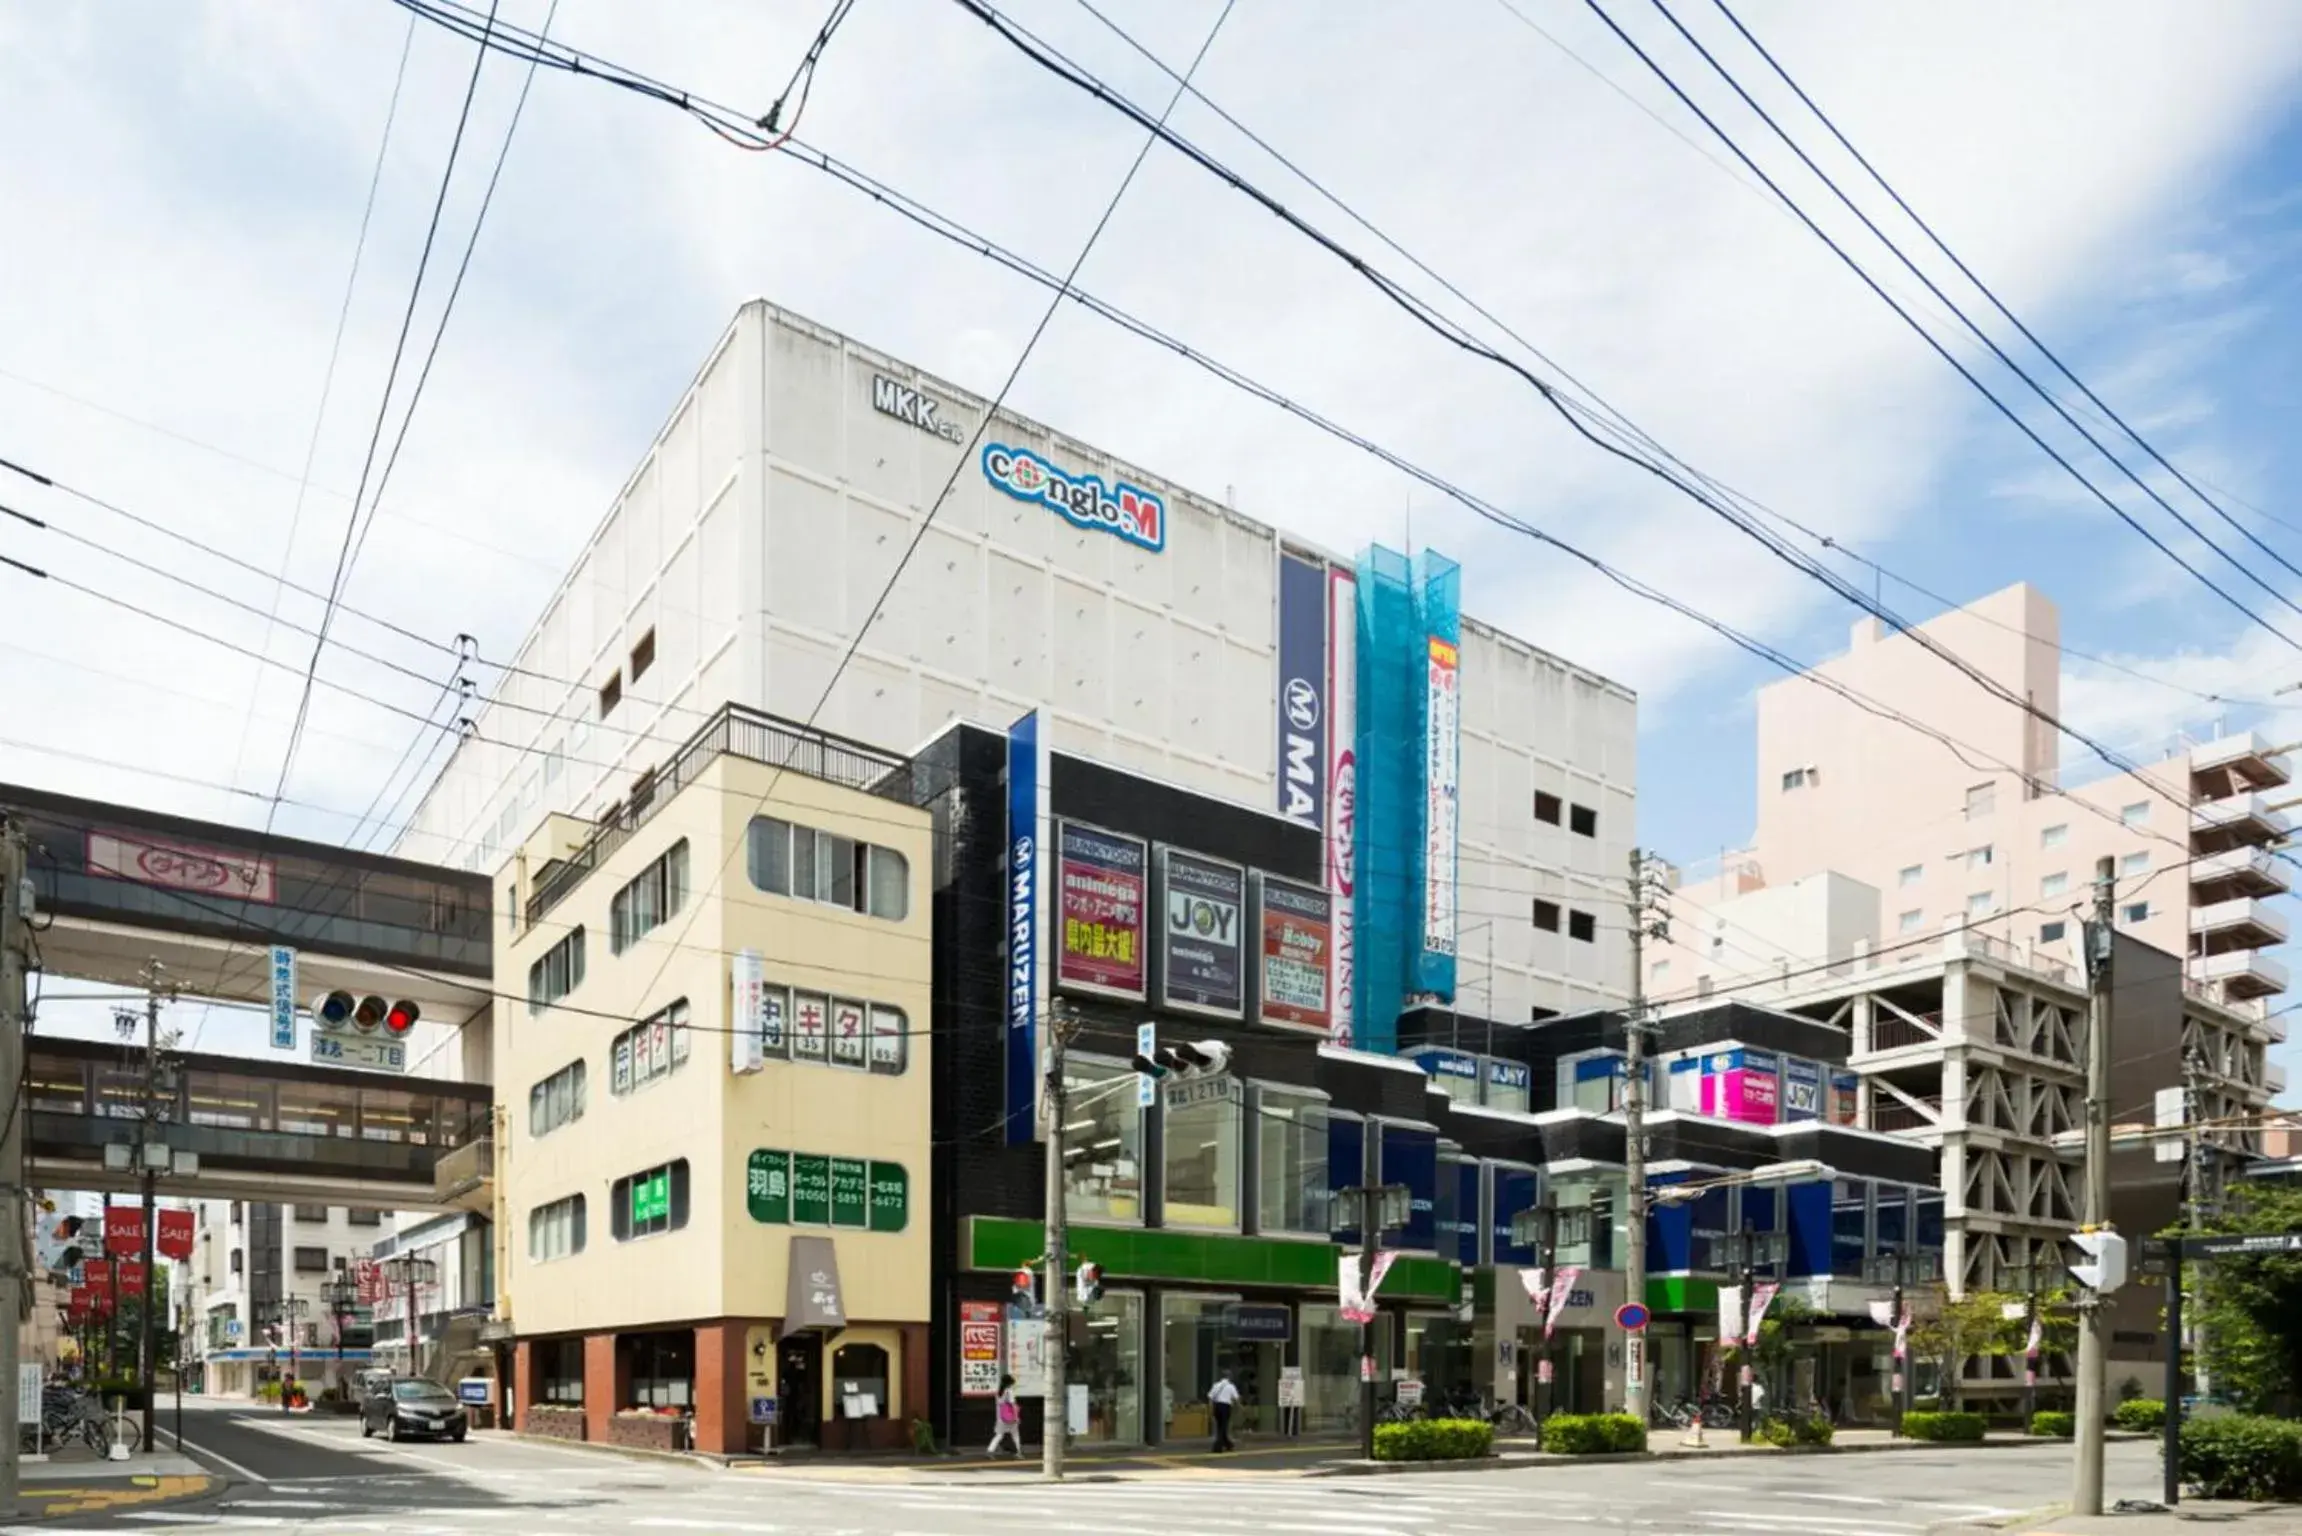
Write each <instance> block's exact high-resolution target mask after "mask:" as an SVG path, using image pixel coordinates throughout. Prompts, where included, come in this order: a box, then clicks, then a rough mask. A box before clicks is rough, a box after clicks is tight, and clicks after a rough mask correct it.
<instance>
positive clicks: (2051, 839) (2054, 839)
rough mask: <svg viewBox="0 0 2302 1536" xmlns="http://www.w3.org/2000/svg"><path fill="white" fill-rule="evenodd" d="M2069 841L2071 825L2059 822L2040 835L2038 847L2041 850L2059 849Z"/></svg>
mask: <svg viewBox="0 0 2302 1536" xmlns="http://www.w3.org/2000/svg"><path fill="white" fill-rule="evenodd" d="M2069 841H2070V823H2069V822H2067V821H2065V822H2058V823H2057V824H2055V825H2054V826H2051V827H2048V828H2047V829H2046V830H2045V831H2043V832H2041V833H2039V834H2038V846H2039V847H2041V848H2059V847H2061V846H2062V845H2063V844H2064V843H2067V842H2069Z"/></svg>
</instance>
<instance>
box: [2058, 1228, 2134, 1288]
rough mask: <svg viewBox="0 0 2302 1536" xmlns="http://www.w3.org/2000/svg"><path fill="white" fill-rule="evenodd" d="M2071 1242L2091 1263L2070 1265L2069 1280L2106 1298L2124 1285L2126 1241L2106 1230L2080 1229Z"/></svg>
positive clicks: (2071, 1236) (2074, 1233)
mask: <svg viewBox="0 0 2302 1536" xmlns="http://www.w3.org/2000/svg"><path fill="white" fill-rule="evenodd" d="M2070 1241H2071V1243H2072V1244H2073V1245H2074V1246H2075V1247H2076V1248H2077V1249H2078V1251H2079V1252H2080V1253H2083V1254H2085V1255H2086V1257H2087V1258H2088V1259H2090V1260H2092V1261H2093V1262H2091V1263H2080V1264H2073V1265H2071V1266H2070V1277H2071V1278H2072V1279H2073V1280H2076V1281H2077V1282H2078V1283H2079V1284H2080V1285H2083V1286H2085V1287H2086V1288H2087V1289H2088V1290H2090V1291H2092V1292H2094V1294H2096V1295H2097V1296H2107V1295H2109V1294H2110V1293H2111V1292H2112V1291H2115V1290H2117V1289H2118V1288H2119V1287H2120V1286H2122V1285H2124V1284H2125V1283H2126V1239H2125V1238H2123V1237H2120V1236H2119V1235H2118V1234H2117V1233H2115V1232H2113V1231H2111V1230H2110V1229H2109V1228H2108V1227H2100V1228H2080V1229H2079V1230H2078V1231H2076V1232H2073V1233H2071V1234H2070Z"/></svg>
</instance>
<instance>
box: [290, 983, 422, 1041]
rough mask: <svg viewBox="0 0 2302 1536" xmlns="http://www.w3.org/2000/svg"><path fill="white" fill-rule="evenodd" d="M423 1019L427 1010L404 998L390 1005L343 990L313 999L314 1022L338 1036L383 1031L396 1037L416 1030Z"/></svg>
mask: <svg viewBox="0 0 2302 1536" xmlns="http://www.w3.org/2000/svg"><path fill="white" fill-rule="evenodd" d="M423 1016H424V1011H423V1009H421V1008H419V1007H417V1006H416V1004H414V1003H413V1002H410V1001H409V1000H408V999H406V998H404V997H403V998H397V999H394V1000H392V1001H390V1002H386V1001H385V1000H384V999H383V998H380V997H377V996H374V995H373V994H370V995H369V996H367V997H355V996H354V995H353V994H351V993H349V992H346V991H344V990H343V989H342V988H341V987H339V988H337V989H336V990H334V991H332V992H323V993H322V994H320V996H318V997H317V998H314V999H313V1000H312V1022H313V1023H315V1024H317V1025H318V1026H319V1027H320V1028H321V1029H324V1030H328V1031H330V1032H333V1033H338V1034H341V1033H343V1032H344V1031H346V1030H357V1031H359V1032H360V1033H361V1034H363V1035H372V1034H374V1033H375V1032H376V1031H377V1030H379V1029H381V1030H382V1031H384V1032H385V1033H386V1034H388V1035H391V1036H394V1037H395V1038H396V1037H398V1036H401V1035H405V1034H406V1033H407V1032H408V1031H410V1030H412V1029H414V1028H415V1027H416V1021H417V1020H418V1019H421V1018H422V1017H423Z"/></svg>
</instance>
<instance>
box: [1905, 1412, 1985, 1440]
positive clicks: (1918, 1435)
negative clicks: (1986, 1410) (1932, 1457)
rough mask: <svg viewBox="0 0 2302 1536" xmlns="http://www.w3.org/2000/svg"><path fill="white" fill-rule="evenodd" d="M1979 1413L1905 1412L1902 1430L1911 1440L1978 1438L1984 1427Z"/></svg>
mask: <svg viewBox="0 0 2302 1536" xmlns="http://www.w3.org/2000/svg"><path fill="white" fill-rule="evenodd" d="M1984 1427H1985V1426H1984V1424H1983V1421H1982V1415H1981V1414H1979V1413H1906V1414H1904V1415H1903V1416H1902V1432H1903V1433H1904V1434H1906V1435H1908V1436H1910V1438H1911V1439H1913V1440H1980V1439H1981V1438H1982V1432H1983V1429H1984Z"/></svg>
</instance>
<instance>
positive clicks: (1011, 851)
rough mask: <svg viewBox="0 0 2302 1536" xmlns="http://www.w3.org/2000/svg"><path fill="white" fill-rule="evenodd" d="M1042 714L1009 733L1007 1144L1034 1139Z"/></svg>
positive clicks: (1020, 722)
mask: <svg viewBox="0 0 2302 1536" xmlns="http://www.w3.org/2000/svg"><path fill="white" fill-rule="evenodd" d="M1039 729H1040V726H1039V712H1038V711H1037V710H1033V711H1032V712H1031V713H1030V714H1028V715H1025V716H1024V717H1023V718H1022V719H1020V720H1018V721H1016V722H1015V723H1014V724H1013V725H1011V726H1009V727H1008V728H1007V1144H1008V1145H1009V1146H1019V1145H1022V1144H1023V1143H1025V1142H1029V1141H1032V1140H1034V1139H1036V1138H1037V1136H1038V1133H1039V1125H1038V1120H1039V1116H1038V1113H1037V1110H1038V1105H1039V902H1040V895H1039V892H1040V881H1039V864H1040V858H1041V854H1042V852H1043V850H1042V848H1041V846H1040V838H1039Z"/></svg>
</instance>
